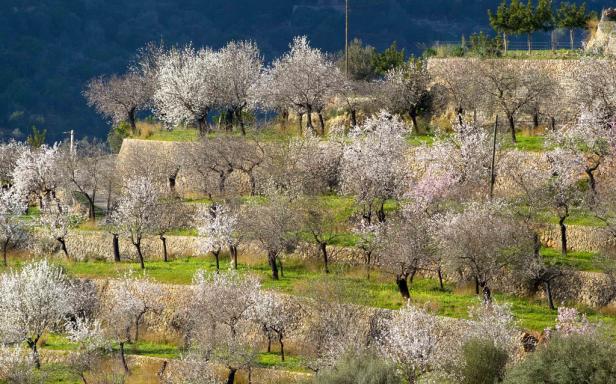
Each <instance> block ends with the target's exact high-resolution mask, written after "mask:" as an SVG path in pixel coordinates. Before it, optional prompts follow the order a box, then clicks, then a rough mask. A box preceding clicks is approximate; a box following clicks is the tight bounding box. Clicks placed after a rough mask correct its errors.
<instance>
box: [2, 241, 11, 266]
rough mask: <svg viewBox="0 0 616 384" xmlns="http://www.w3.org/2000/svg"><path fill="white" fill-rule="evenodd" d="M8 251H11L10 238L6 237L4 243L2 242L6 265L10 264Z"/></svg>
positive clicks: (3, 259) (3, 257) (3, 258)
mask: <svg viewBox="0 0 616 384" xmlns="http://www.w3.org/2000/svg"><path fill="white" fill-rule="evenodd" d="M8 252H9V239H6V241H5V242H4V244H2V261H3V262H4V266H5V267H8V266H9V259H8Z"/></svg>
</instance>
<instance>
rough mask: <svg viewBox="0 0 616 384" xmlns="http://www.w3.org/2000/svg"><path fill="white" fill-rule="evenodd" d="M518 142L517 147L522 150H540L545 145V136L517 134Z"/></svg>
mask: <svg viewBox="0 0 616 384" xmlns="http://www.w3.org/2000/svg"><path fill="white" fill-rule="evenodd" d="M516 139H517V142H516V144H515V147H516V148H517V149H519V150H521V151H528V152H540V151H543V150H544V147H545V137H543V136H536V135H533V136H531V135H523V134H517V135H516Z"/></svg>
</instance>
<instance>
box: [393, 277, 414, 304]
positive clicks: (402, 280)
mask: <svg viewBox="0 0 616 384" xmlns="http://www.w3.org/2000/svg"><path fill="white" fill-rule="evenodd" d="M396 285H397V286H398V291H400V294H401V295H402V297H403V298H404V299H405V300H409V299H410V298H411V293H410V292H409V285H408V283H407V281H406V276H402V275H398V276H396Z"/></svg>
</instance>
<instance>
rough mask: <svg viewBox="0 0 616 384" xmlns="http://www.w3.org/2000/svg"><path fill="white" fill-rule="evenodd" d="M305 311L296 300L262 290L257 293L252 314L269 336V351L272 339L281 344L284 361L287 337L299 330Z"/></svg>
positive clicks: (281, 357)
mask: <svg viewBox="0 0 616 384" xmlns="http://www.w3.org/2000/svg"><path fill="white" fill-rule="evenodd" d="M304 315H305V313H304V311H303V309H302V307H301V306H300V305H299V304H298V303H296V302H295V300H292V299H288V298H285V297H282V296H278V295H274V294H272V293H269V292H262V293H259V294H258V295H257V298H256V302H255V306H254V307H253V309H252V313H251V315H250V317H251V319H252V320H253V321H255V322H256V323H258V324H259V325H260V326H261V327H262V330H263V333H264V334H265V336H266V337H267V352H268V353H269V352H271V347H272V340H273V339H277V340H278V344H279V345H280V359H281V360H282V361H284V359H285V355H284V343H285V339H286V338H287V337H288V336H289V335H290V334H293V332H296V331H298V330H299V328H300V326H301V324H302V320H303V317H304Z"/></svg>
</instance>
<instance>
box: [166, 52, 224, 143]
mask: <svg viewBox="0 0 616 384" xmlns="http://www.w3.org/2000/svg"><path fill="white" fill-rule="evenodd" d="M219 59H220V58H219V55H218V54H216V53H215V52H213V51H212V50H210V49H209V48H202V49H198V50H197V49H195V48H193V47H192V46H191V45H188V46H186V47H184V48H177V49H172V50H170V51H169V52H167V53H166V54H165V55H164V56H163V57H162V58H161V64H160V70H159V72H158V86H157V89H156V92H155V93H154V106H155V109H156V113H157V115H158V116H159V117H160V119H161V120H163V121H164V122H166V123H168V124H170V125H171V126H177V125H178V124H191V123H193V122H194V123H196V124H197V127H198V128H199V132H200V133H202V134H203V133H205V132H206V131H207V130H208V122H207V117H208V113H209V112H210V110H211V109H212V108H213V107H215V105H216V88H215V85H214V84H215V76H213V71H215V67H216V65H217V63H218V60H219Z"/></svg>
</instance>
